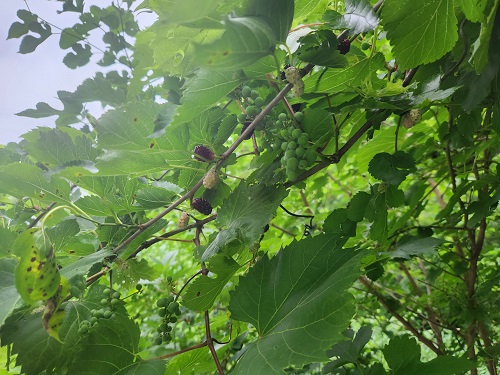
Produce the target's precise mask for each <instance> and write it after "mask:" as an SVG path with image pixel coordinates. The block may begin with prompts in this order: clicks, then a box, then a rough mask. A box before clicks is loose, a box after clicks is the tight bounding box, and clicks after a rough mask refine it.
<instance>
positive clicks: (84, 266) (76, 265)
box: [61, 249, 112, 280]
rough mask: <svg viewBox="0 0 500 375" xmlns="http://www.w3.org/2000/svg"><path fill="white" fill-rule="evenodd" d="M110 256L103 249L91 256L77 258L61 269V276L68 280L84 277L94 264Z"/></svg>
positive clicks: (108, 252)
mask: <svg viewBox="0 0 500 375" xmlns="http://www.w3.org/2000/svg"><path fill="white" fill-rule="evenodd" d="M111 255H112V254H111V251H109V250H108V249H103V250H99V251H98V252H96V253H93V254H91V255H87V256H85V257H82V258H79V259H78V260H76V261H74V262H73V263H71V264H69V265H68V266H66V267H63V268H61V276H64V277H65V278H66V279H68V280H70V279H72V278H74V277H78V276H86V275H87V273H88V272H89V270H90V268H91V267H92V266H93V265H94V264H96V263H99V262H101V261H103V260H104V259H105V258H106V257H109V256H111Z"/></svg>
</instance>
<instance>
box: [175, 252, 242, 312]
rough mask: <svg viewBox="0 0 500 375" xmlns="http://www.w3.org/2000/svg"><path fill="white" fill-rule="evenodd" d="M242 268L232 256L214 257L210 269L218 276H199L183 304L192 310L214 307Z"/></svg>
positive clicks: (191, 285)
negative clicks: (224, 289)
mask: <svg viewBox="0 0 500 375" xmlns="http://www.w3.org/2000/svg"><path fill="white" fill-rule="evenodd" d="M239 268H240V265H239V264H238V263H236V262H235V261H234V260H233V259H232V258H226V257H224V256H218V257H213V258H212V259H211V260H210V262H209V264H208V269H209V271H210V272H211V273H214V274H216V275H217V277H216V278H212V277H209V276H203V275H201V276H198V278H197V279H196V280H194V281H193V282H191V283H190V284H189V286H188V288H187V289H186V293H185V295H184V296H183V298H182V304H183V305H184V306H186V307H187V308H188V309H190V310H195V311H205V310H208V309H210V308H211V307H212V305H213V303H214V301H215V299H216V298H217V297H218V296H219V294H220V293H221V291H222V289H223V288H224V286H226V284H227V283H228V282H229V280H230V279H231V277H232V276H233V275H234V273H235V272H236V271H237V270H238V269H239Z"/></svg>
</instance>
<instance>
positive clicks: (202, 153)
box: [193, 145, 214, 162]
mask: <svg viewBox="0 0 500 375" xmlns="http://www.w3.org/2000/svg"><path fill="white" fill-rule="evenodd" d="M193 155H194V158H195V159H196V160H198V161H205V162H210V161H212V160H214V152H213V151H212V150H210V148H208V147H207V146H203V145H198V146H196V147H195V148H194V150H193Z"/></svg>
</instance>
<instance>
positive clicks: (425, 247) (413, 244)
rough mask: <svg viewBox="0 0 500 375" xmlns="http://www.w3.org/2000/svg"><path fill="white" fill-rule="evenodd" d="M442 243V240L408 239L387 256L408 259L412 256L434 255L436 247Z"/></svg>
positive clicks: (430, 238)
mask: <svg viewBox="0 0 500 375" xmlns="http://www.w3.org/2000/svg"><path fill="white" fill-rule="evenodd" d="M442 243H443V240H440V239H438V238H433V237H428V238H416V237H413V238H409V239H408V240H407V241H405V242H404V243H402V244H398V245H397V246H396V248H395V249H394V251H391V252H390V253H389V255H390V256H391V257H392V258H403V259H410V258H411V257H414V256H417V257H418V256H422V255H427V254H435V253H436V247H437V246H439V245H440V244H442Z"/></svg>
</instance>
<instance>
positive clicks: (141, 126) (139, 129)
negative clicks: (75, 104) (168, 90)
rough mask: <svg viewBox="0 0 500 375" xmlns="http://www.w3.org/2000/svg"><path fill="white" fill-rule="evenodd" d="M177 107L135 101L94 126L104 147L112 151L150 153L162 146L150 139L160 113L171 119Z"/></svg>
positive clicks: (107, 115)
mask: <svg viewBox="0 0 500 375" xmlns="http://www.w3.org/2000/svg"><path fill="white" fill-rule="evenodd" d="M175 108H176V106H174V105H172V104H169V103H165V104H157V103H154V102H150V101H142V102H132V103H129V104H127V105H126V106H125V107H122V108H120V109H116V110H114V111H109V112H107V113H106V114H104V115H103V116H102V117H101V118H100V119H99V120H98V121H97V123H96V124H95V128H96V130H97V134H98V137H99V144H100V145H101V147H103V148H106V149H109V150H148V149H157V148H159V145H158V144H156V143H155V142H154V140H153V139H150V138H148V136H149V135H150V134H152V133H153V132H154V121H155V118H156V116H157V115H159V114H161V115H163V116H164V118H165V119H172V117H173V115H174V112H175Z"/></svg>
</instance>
